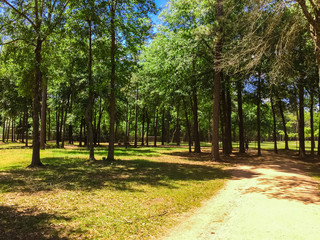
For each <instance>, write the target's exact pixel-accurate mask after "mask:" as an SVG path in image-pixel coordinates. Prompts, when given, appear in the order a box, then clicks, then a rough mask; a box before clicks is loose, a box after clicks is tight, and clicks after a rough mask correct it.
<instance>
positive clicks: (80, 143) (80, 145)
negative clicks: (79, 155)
mask: <svg viewBox="0 0 320 240" xmlns="http://www.w3.org/2000/svg"><path fill="white" fill-rule="evenodd" d="M82 127H83V118H81V121H80V136H79V147H82Z"/></svg>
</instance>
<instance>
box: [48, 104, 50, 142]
mask: <svg viewBox="0 0 320 240" xmlns="http://www.w3.org/2000/svg"><path fill="white" fill-rule="evenodd" d="M50 140H51V117H50V108H48V141H50Z"/></svg>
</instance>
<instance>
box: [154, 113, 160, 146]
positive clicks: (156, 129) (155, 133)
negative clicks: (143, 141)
mask: <svg viewBox="0 0 320 240" xmlns="http://www.w3.org/2000/svg"><path fill="white" fill-rule="evenodd" d="M158 117H159V116H158V108H157V110H156V114H155V119H154V120H155V123H154V144H153V146H154V147H156V146H157V136H158Z"/></svg>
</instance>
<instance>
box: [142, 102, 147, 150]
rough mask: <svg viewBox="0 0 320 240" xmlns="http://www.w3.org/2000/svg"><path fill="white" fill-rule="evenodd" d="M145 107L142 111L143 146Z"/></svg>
mask: <svg viewBox="0 0 320 240" xmlns="http://www.w3.org/2000/svg"><path fill="white" fill-rule="evenodd" d="M145 111H146V109H145V107H143V110H142V136H141V146H144V124H145Z"/></svg>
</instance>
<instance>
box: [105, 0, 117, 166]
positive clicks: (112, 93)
mask: <svg viewBox="0 0 320 240" xmlns="http://www.w3.org/2000/svg"><path fill="white" fill-rule="evenodd" d="M115 4H116V3H115V2H114V1H112V2H111V5H110V13H111V19H110V25H111V26H110V27H111V53H110V54H111V55H110V56H111V80H110V102H109V103H110V108H109V115H110V130H109V134H110V136H109V152H108V158H107V160H108V161H113V160H114V142H115V136H114V123H115V107H116V106H115V105H116V98H115V80H116V62H115V55H116V26H115V10H116V9H115Z"/></svg>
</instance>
